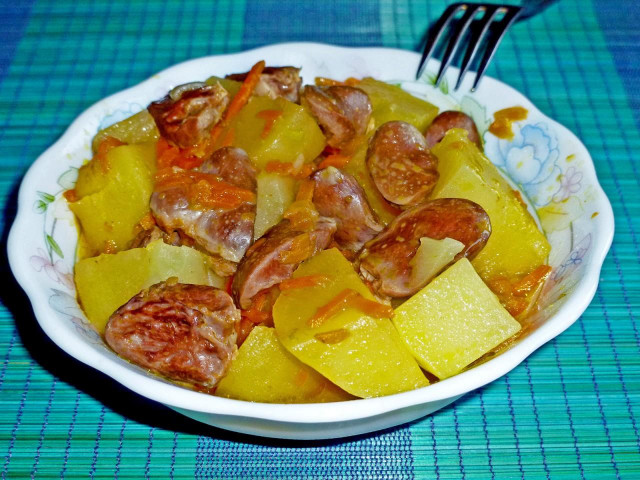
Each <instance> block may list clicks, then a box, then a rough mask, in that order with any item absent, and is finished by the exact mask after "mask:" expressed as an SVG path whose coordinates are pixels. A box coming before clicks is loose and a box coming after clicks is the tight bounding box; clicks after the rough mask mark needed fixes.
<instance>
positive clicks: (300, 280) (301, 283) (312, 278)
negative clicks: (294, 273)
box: [279, 275, 331, 291]
mask: <svg viewBox="0 0 640 480" xmlns="http://www.w3.org/2000/svg"><path fill="white" fill-rule="evenodd" d="M330 281H331V278H329V277H327V276H326V275H306V276H304V277H297V278H288V279H287V280H283V281H282V282H280V286H279V287H280V290H281V291H285V290H294V289H296V288H309V287H323V286H325V285H326V284H327V283H329V282H330Z"/></svg>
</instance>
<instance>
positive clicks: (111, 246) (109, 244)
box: [102, 240, 118, 253]
mask: <svg viewBox="0 0 640 480" xmlns="http://www.w3.org/2000/svg"><path fill="white" fill-rule="evenodd" d="M117 251H118V245H117V244H116V242H115V241H113V240H107V241H106V242H104V248H103V249H102V253H116V252H117Z"/></svg>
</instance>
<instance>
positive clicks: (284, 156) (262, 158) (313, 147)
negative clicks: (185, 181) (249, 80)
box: [218, 97, 325, 170]
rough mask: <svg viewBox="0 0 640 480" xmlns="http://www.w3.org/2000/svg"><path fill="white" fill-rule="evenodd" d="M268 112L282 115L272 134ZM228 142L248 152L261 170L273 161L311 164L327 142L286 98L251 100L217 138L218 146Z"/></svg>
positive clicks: (308, 116)
mask: <svg viewBox="0 0 640 480" xmlns="http://www.w3.org/2000/svg"><path fill="white" fill-rule="evenodd" d="M269 111H279V112H282V114H281V115H280V116H278V117H277V118H275V121H274V122H273V125H272V127H271V129H270V130H269V128H268V120H267V119H266V118H265V115H266V117H268V116H269ZM263 112H267V113H266V114H265V113H263ZM265 127H267V130H268V132H267V130H265ZM265 132H267V133H266V135H265ZM228 142H230V143H231V145H233V146H234V147H239V148H242V149H243V150H244V151H245V152H247V155H249V158H251V161H252V162H253V164H254V165H255V166H256V167H257V168H258V169H260V170H261V169H263V168H264V167H265V165H266V164H267V163H269V162H271V161H278V162H285V163H294V162H296V161H297V162H300V161H302V163H308V162H311V161H313V160H314V159H315V158H316V157H317V156H318V155H319V154H320V152H322V150H323V149H324V145H325V138H324V135H323V134H322V131H321V130H320V127H318V124H317V123H316V121H315V120H314V119H313V117H312V116H311V115H310V114H309V113H308V112H307V110H306V109H305V108H304V107H301V106H300V105H296V104H295V103H293V102H289V101H288V100H285V99H284V98H275V99H271V98H269V97H251V99H250V100H249V102H248V103H247V104H246V105H245V106H244V107H243V108H242V110H240V113H238V115H237V116H236V117H235V118H234V119H233V120H231V122H230V124H229V126H228V127H227V128H225V129H224V130H223V132H222V133H221V134H220V136H219V137H218V146H221V145H222V144H224V143H228Z"/></svg>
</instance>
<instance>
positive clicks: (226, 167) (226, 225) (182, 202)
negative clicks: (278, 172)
mask: <svg viewBox="0 0 640 480" xmlns="http://www.w3.org/2000/svg"><path fill="white" fill-rule="evenodd" d="M202 169H203V170H204V171H205V172H216V174H214V173H205V172H199V175H201V176H210V177H211V178H212V179H213V181H215V180H216V179H221V180H222V181H224V182H226V183H227V184H229V185H231V186H232V187H239V188H241V189H243V190H244V191H247V190H248V191H250V192H253V194H254V198H253V199H252V200H251V201H249V200H247V201H241V202H239V204H238V206H237V207H235V208H203V207H201V206H199V205H197V204H195V205H194V204H193V202H192V199H191V198H190V188H191V185H186V184H181V183H177V184H171V183H169V185H168V187H164V186H162V185H160V186H158V184H156V190H155V191H154V192H153V194H152V195H151V202H150V205H151V211H152V212H153V215H154V217H155V219H156V221H157V223H158V225H159V226H160V227H161V228H162V229H163V230H165V231H167V232H171V231H173V230H178V231H180V232H182V233H183V234H184V235H186V236H187V237H190V238H192V239H193V240H194V241H195V243H196V245H197V246H199V247H200V248H202V249H203V250H205V251H206V252H208V253H210V254H212V255H214V256H218V257H220V258H221V259H222V261H220V262H217V263H216V264H214V269H215V270H216V273H218V274H219V275H222V276H228V275H231V274H232V273H233V272H234V270H235V265H234V263H238V262H239V261H240V260H241V259H242V257H243V256H244V254H245V252H246V251H247V248H249V245H251V242H252V241H253V224H254V221H255V212H256V204H255V193H256V180H255V170H254V169H253V167H252V166H251V163H250V160H249V157H248V156H247V155H246V153H244V152H243V151H242V150H240V149H237V148H223V149H220V150H218V151H216V152H214V154H213V155H212V157H211V158H210V159H209V160H207V161H206V162H205V163H204V164H203V166H202Z"/></svg>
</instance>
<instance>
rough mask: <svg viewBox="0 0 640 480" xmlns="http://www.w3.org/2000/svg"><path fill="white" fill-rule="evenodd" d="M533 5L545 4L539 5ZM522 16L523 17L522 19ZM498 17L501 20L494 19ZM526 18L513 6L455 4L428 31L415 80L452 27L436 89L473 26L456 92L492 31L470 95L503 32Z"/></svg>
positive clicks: (494, 51)
mask: <svg viewBox="0 0 640 480" xmlns="http://www.w3.org/2000/svg"><path fill="white" fill-rule="evenodd" d="M535 3H546V2H544V1H542V2H539V1H538V2H535ZM549 3H553V2H549ZM525 8H526V7H525ZM460 11H463V12H464V13H463V15H462V17H461V18H460V19H459V20H458V21H457V22H455V23H454V22H453V20H454V18H455V17H456V14H458V12H460ZM480 13H483V15H482V17H481V18H479V19H476V17H477V16H478V15H479V14H480ZM523 13H525V15H523ZM536 13H537V12H536ZM500 15H502V16H501V17H500V18H499V19H497V18H498V17H499V16H500ZM529 16H531V13H530V12H529V11H527V12H523V7H519V6H516V5H493V4H486V3H469V2H463V3H454V4H452V5H450V6H449V7H447V9H446V10H445V11H444V13H443V14H442V15H441V16H440V18H439V19H438V21H437V22H436V23H435V24H434V25H433V27H432V29H431V30H430V31H429V36H428V38H427V42H426V44H425V47H424V51H423V53H422V59H421V60H420V64H419V65H418V71H417V73H416V80H417V79H419V78H420V76H421V75H422V73H423V71H424V68H425V66H426V65H427V62H428V61H429V59H430V58H431V57H432V55H433V53H434V52H435V50H436V46H437V45H438V41H439V40H440V38H441V37H442V35H443V33H444V32H445V31H446V30H447V27H449V26H450V25H451V38H450V40H449V44H448V45H447V47H446V51H445V53H444V56H443V57H442V63H441V64H440V70H439V71H438V75H437V77H436V80H435V85H436V86H437V85H438V84H439V83H440V82H441V81H442V78H443V77H444V72H445V71H446V70H447V68H448V67H449V65H450V64H451V62H452V61H453V59H454V57H455V54H456V52H457V51H458V48H459V47H460V44H461V42H462V40H463V38H465V34H466V32H467V31H468V30H469V27H470V26H472V27H473V28H471V34H470V35H469V41H468V47H467V51H466V53H465V56H464V59H463V60H462V63H461V65H460V75H458V81H457V82H456V86H455V89H454V90H457V89H458V88H459V87H460V84H461V83H462V79H463V78H464V76H465V74H466V73H467V70H468V69H469V67H470V65H471V62H472V61H473V60H474V58H475V57H476V54H477V53H478V50H479V49H480V46H481V45H482V44H483V41H484V40H485V36H486V34H487V32H488V31H489V30H490V28H491V29H492V30H493V31H492V32H491V33H492V35H491V36H490V37H489V38H488V40H487V41H486V45H485V52H484V56H483V57H482V60H481V62H480V64H479V67H478V71H477V73H476V78H475V80H474V82H473V86H472V87H471V91H474V90H475V89H476V88H477V86H478V83H480V79H481V78H482V76H483V75H484V73H485V70H486V69H487V67H488V66H489V62H490V61H491V59H492V58H493V55H494V54H495V53H496V50H497V49H498V46H499V45H500V41H501V40H502V37H504V34H505V33H506V31H507V30H508V29H509V27H510V26H511V25H512V24H513V23H514V22H515V21H516V20H517V19H518V18H519V17H523V18H524V17H526V18H528V17H529ZM472 22H473V25H472Z"/></svg>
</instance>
